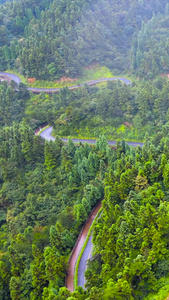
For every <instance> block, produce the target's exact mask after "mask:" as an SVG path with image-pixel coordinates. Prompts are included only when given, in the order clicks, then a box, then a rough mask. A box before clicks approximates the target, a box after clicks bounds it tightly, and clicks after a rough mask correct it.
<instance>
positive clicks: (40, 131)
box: [37, 125, 50, 135]
mask: <svg viewBox="0 0 169 300" xmlns="http://www.w3.org/2000/svg"><path fill="white" fill-rule="evenodd" d="M49 127H50V126H49V125H47V126H45V127H43V128H42V129H41V130H39V132H38V133H37V135H40V134H41V133H42V131H44V130H45V129H47V128H49Z"/></svg>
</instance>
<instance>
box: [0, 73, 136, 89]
mask: <svg viewBox="0 0 169 300" xmlns="http://www.w3.org/2000/svg"><path fill="white" fill-rule="evenodd" d="M1 75H2V76H6V77H7V79H8V78H10V79H11V80H14V81H15V82H16V83H17V85H19V83H20V82H21V79H20V78H19V77H18V76H17V75H15V74H12V73H7V72H0V76H1ZM114 80H120V81H123V82H124V83H125V84H127V85H131V81H130V80H129V79H127V78H124V77H111V78H102V79H97V80H91V81H88V82H86V83H82V84H76V85H73V86H70V87H68V89H70V90H74V89H78V88H79V87H81V86H84V85H85V84H87V85H91V86H92V85H95V84H97V83H100V82H107V81H114ZM27 89H28V90H29V91H31V92H32V93H35V94H40V93H41V92H44V93H48V94H50V93H59V91H60V90H61V88H34V87H28V88H27Z"/></svg>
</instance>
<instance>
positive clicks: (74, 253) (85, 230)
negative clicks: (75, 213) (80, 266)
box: [66, 202, 102, 292]
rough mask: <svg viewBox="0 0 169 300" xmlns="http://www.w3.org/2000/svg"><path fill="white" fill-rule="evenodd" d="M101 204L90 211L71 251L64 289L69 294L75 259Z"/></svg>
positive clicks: (71, 289)
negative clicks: (65, 288)
mask: <svg viewBox="0 0 169 300" xmlns="http://www.w3.org/2000/svg"><path fill="white" fill-rule="evenodd" d="M101 205H102V204H101V202H100V203H99V204H98V205H97V206H96V207H95V208H94V209H93V210H92V212H91V214H90V216H89V218H88V220H87V221H86V223H85V225H84V227H83V228H82V231H81V233H80V235H79V238H78V240H77V242H76V245H75V247H74V249H73V251H72V254H71V257H70V260H69V269H68V275H67V278H66V287H67V289H68V290H70V291H71V292H73V288H74V287H73V281H74V271H75V265H76V261H77V258H78V256H79V254H80V251H81V249H82V246H83V244H84V242H85V239H86V237H87V234H88V231H89V228H90V226H91V224H92V223H93V221H94V219H95V217H96V215H97V213H98V211H99V209H100V208H101Z"/></svg>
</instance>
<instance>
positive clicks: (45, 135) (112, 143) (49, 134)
mask: <svg viewBox="0 0 169 300" xmlns="http://www.w3.org/2000/svg"><path fill="white" fill-rule="evenodd" d="M40 136H41V137H42V138H44V139H45V140H47V141H54V140H55V138H54V137H53V136H52V127H48V128H46V129H44V130H43V131H42V132H41V133H40ZM61 140H62V141H63V142H67V141H68V139H67V138H61ZM72 141H73V142H74V143H80V142H81V143H88V144H96V140H92V139H72ZM127 144H128V145H129V146H132V147H137V146H140V147H143V145H144V143H136V142H127ZM108 145H110V146H115V145H116V141H108Z"/></svg>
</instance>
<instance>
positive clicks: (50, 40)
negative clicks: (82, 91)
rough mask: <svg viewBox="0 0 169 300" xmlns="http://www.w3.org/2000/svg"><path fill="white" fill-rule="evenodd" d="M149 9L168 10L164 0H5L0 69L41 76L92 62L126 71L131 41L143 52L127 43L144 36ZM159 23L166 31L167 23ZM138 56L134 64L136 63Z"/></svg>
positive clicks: (74, 72) (0, 15)
mask: <svg viewBox="0 0 169 300" xmlns="http://www.w3.org/2000/svg"><path fill="white" fill-rule="evenodd" d="M153 13H155V14H157V13H158V14H159V13H160V14H168V1H167V0H163V1H160V2H159V1H157V0H156V1H149V2H147V1H129V0H125V1H117V0H95V1H90V0H83V1H78V0H72V1H66V0H59V1H58V0H54V1H52V0H41V1H34V0H29V1H28V0H27V1H21V0H19V1H14V2H11V3H8V2H7V3H6V4H5V5H4V6H1V7H0V25H1V28H0V30H1V35H0V46H1V48H0V69H1V70H5V69H9V68H18V69H19V71H20V72H21V73H23V74H25V75H27V76H28V77H30V76H33V77H36V78H41V79H49V78H50V79H56V78H59V77H61V76H62V75H69V76H76V77H77V76H78V75H80V74H82V72H83V67H84V66H88V65H90V64H92V63H94V62H95V63H96V62H99V63H100V64H102V65H105V66H108V67H109V68H111V69H113V70H114V71H116V72H119V71H123V70H126V69H128V70H129V69H130V59H131V58H130V51H131V47H132V45H133V47H134V50H133V51H134V54H133V55H135V52H138V53H140V51H142V54H143V49H138V50H136V47H137V46H136V42H133V44H132V40H133V35H134V41H135V39H137V38H136V37H137V34H139V35H141V37H140V39H139V40H142V39H144V37H143V35H144V34H142V31H143V27H142V23H143V22H145V23H147V22H148V20H150V19H151V18H152V17H153ZM161 26H162V27H165V31H166V32H167V30H168V27H167V25H166V22H163V23H160V27H161ZM141 28H142V31H141V33H139V32H140V30H141ZM138 38H139V36H138ZM144 42H146V41H144ZM157 42H158V41H157ZM141 46H143V45H142V44H141V42H140V43H139V42H138V47H141ZM166 51H167V50H166ZM164 52H165V51H164ZM154 55H155V54H154V53H153V56H154ZM160 55H164V56H165V53H160ZM137 57H138V58H137V59H136V60H138V62H137V64H136V63H135V62H133V65H134V68H136V66H137V67H139V64H140V60H141V58H140V57H139V54H137ZM164 59H165V58H164ZM133 60H134V58H133ZM167 70H168V69H167ZM167 70H166V71H167Z"/></svg>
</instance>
